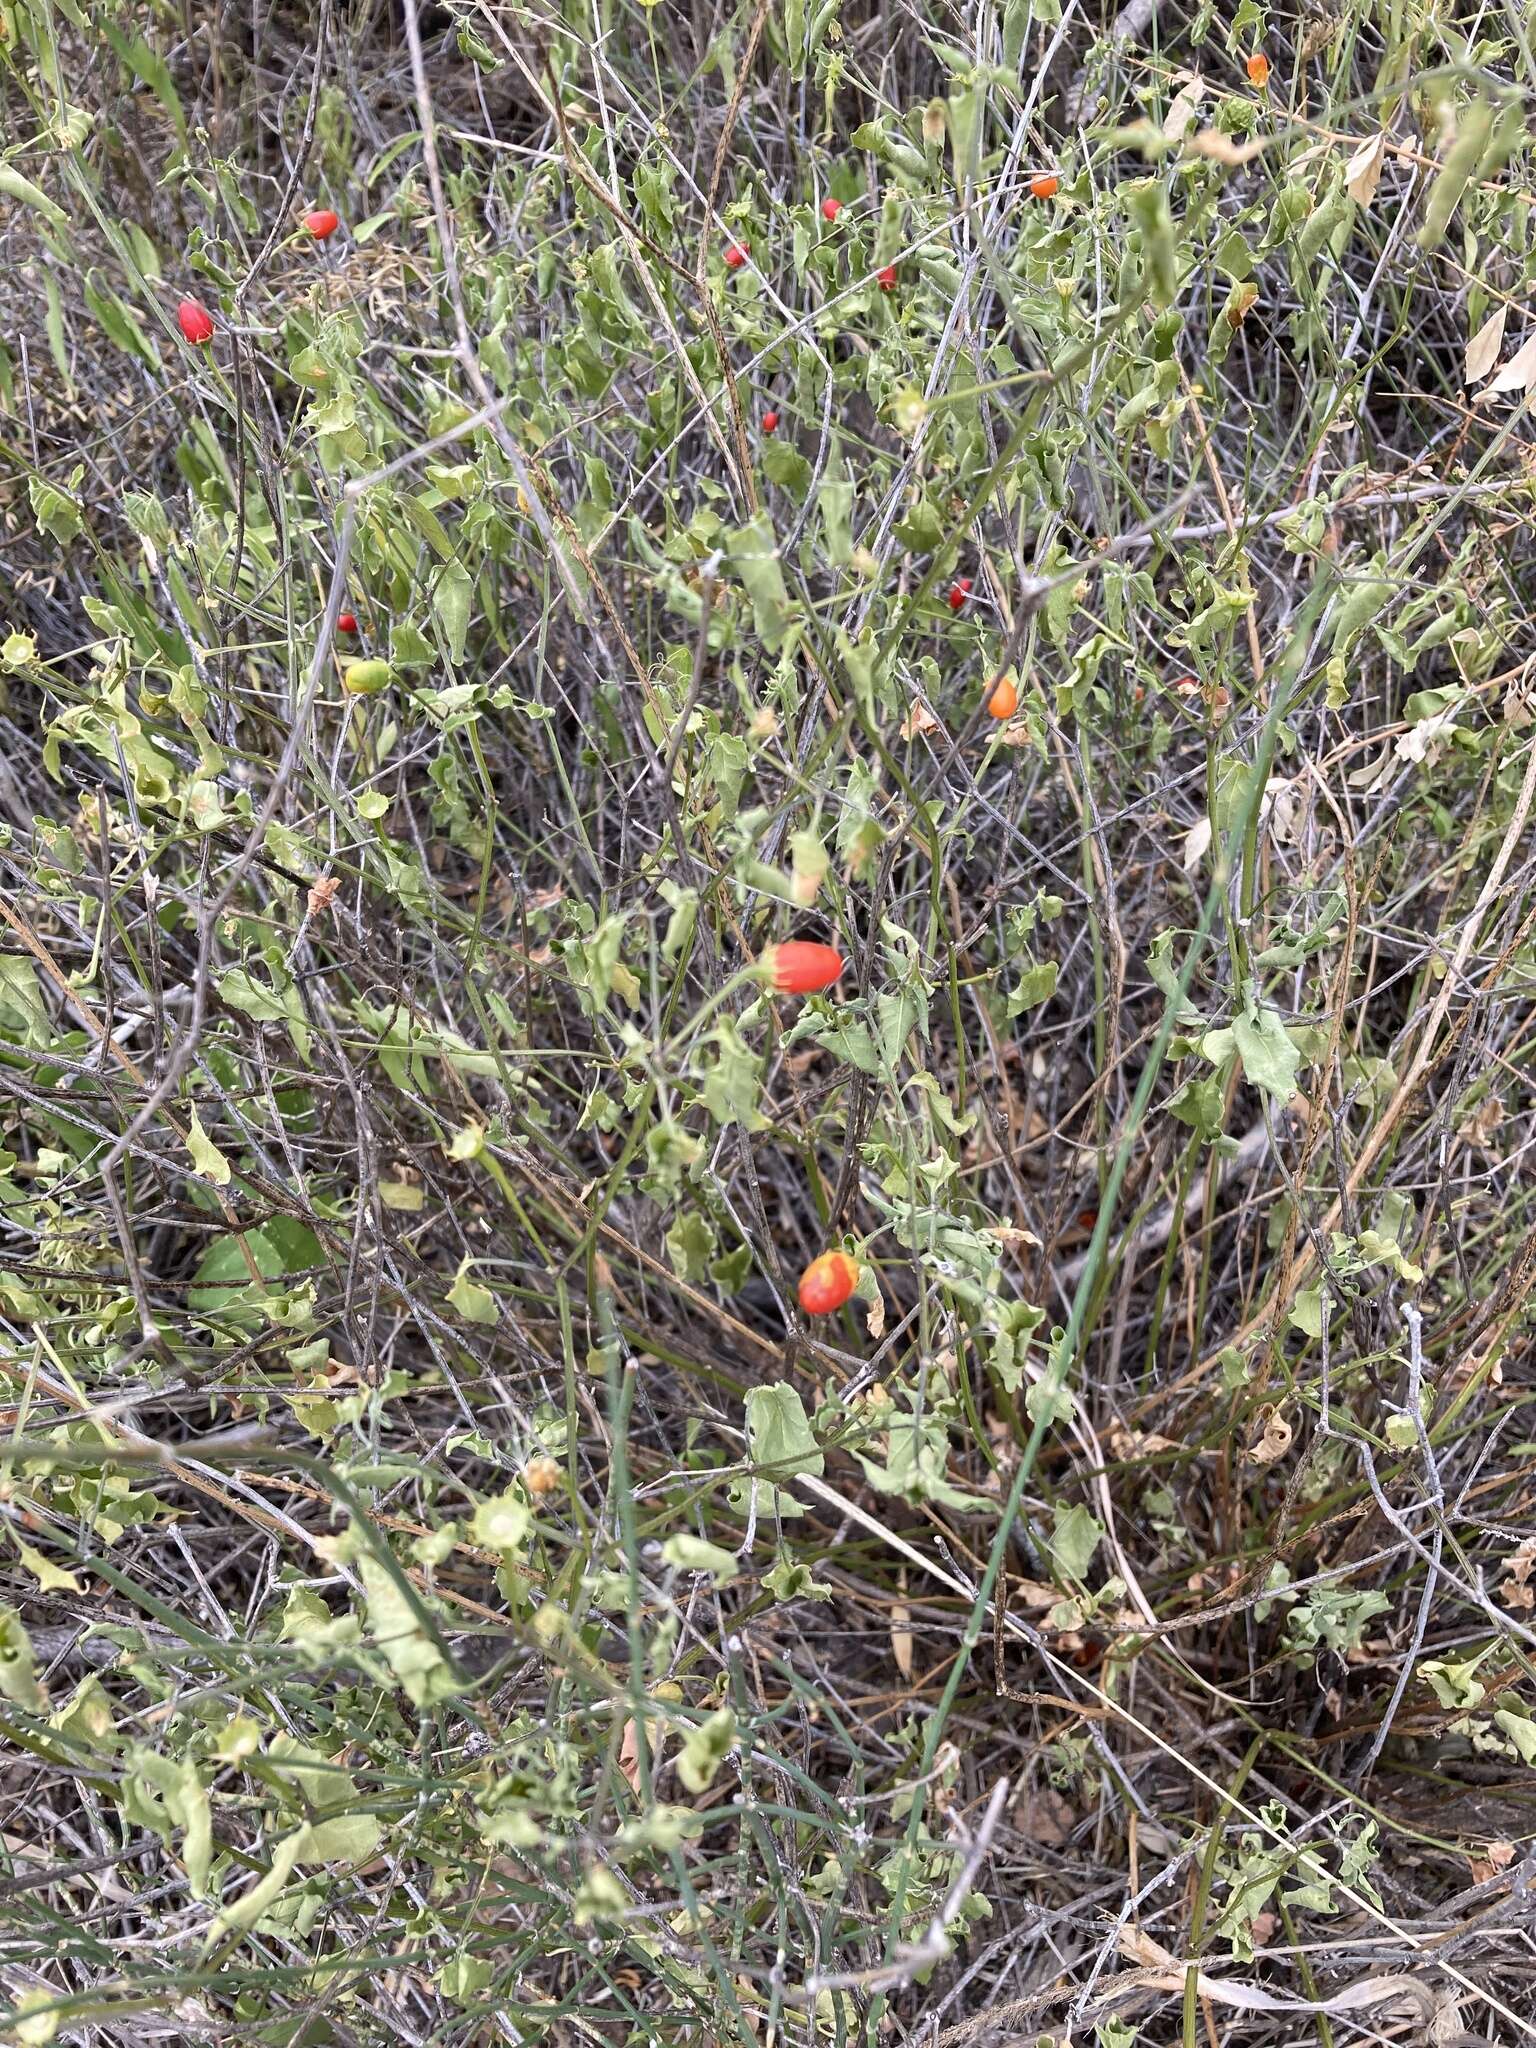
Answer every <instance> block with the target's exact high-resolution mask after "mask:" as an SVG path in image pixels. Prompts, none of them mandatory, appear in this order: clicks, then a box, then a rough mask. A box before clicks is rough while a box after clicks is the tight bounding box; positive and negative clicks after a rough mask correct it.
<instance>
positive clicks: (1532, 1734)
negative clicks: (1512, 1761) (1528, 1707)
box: [1493, 1707, 1536, 1764]
mask: <svg viewBox="0 0 1536 2048" xmlns="http://www.w3.org/2000/svg"><path fill="white" fill-rule="evenodd" d="M1493 1721H1494V1726H1495V1727H1496V1728H1498V1729H1500V1730H1501V1731H1502V1732H1503V1733H1504V1734H1505V1735H1507V1736H1508V1737H1509V1739H1510V1741H1511V1742H1512V1743H1513V1744H1514V1745H1515V1747H1516V1749H1518V1750H1519V1752H1520V1756H1521V1759H1522V1761H1523V1762H1525V1763H1528V1764H1536V1721H1533V1720H1532V1719H1531V1717H1530V1715H1529V1714H1527V1713H1526V1712H1525V1711H1524V1710H1523V1709H1522V1710H1521V1712H1520V1713H1518V1714H1516V1713H1513V1712H1512V1711H1511V1710H1510V1709H1509V1708H1507V1707H1500V1708H1498V1709H1496V1711H1495V1713H1494V1716H1493Z"/></svg>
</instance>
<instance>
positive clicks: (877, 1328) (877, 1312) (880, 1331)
mask: <svg viewBox="0 0 1536 2048" xmlns="http://www.w3.org/2000/svg"><path fill="white" fill-rule="evenodd" d="M864 1327H865V1329H866V1330H867V1331H868V1332H869V1334H870V1336H871V1337H875V1338H880V1337H883V1336H884V1335H885V1296H884V1295H883V1294H880V1293H878V1292H877V1293H876V1295H875V1298H874V1300H873V1301H872V1302H870V1304H869V1306H868V1307H867V1308H866V1309H865V1311H864Z"/></svg>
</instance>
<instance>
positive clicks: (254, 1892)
mask: <svg viewBox="0 0 1536 2048" xmlns="http://www.w3.org/2000/svg"><path fill="white" fill-rule="evenodd" d="M309 1835H310V1830H309V1829H308V1828H307V1827H302V1828H299V1829H298V1830H297V1832H296V1833H294V1834H291V1835H287V1836H285V1837H284V1839H283V1840H282V1841H281V1842H279V1843H278V1845H277V1847H276V1848H275V1849H274V1850H273V1851H272V1862H271V1864H270V1866H269V1867H268V1869H267V1872H266V1875H265V1876H264V1877H261V1878H259V1879H258V1880H257V1882H256V1883H255V1884H253V1885H252V1886H251V1888H250V1890H249V1891H247V1892H242V1893H241V1895H240V1897H239V1898H238V1899H235V1900H233V1901H231V1903H230V1904H229V1905H227V1906H223V1907H221V1908H220V1910H219V1912H218V1914H217V1915H216V1916H215V1919H214V1922H213V1925H212V1926H211V1927H210V1928H209V1930H208V1933H207V1935H206V1937H205V1938H204V1941H203V1949H204V1952H205V1953H206V1952H207V1950H208V1949H210V1948H212V1947H213V1946H214V1944H215V1943H216V1942H217V1940H218V1938H219V1936H220V1935H221V1934H238V1933H240V1932H242V1931H243V1930H244V1929H245V1928H247V1927H254V1926H255V1925H256V1923H257V1921H258V1920H260V1919H261V1918H262V1917H263V1915H264V1914H265V1913H266V1911H267V1909H268V1908H269V1907H270V1906H275V1905H276V1904H277V1901H278V1899H279V1898H280V1897H281V1896H282V1891H283V1887H284V1885H286V1884H287V1882H288V1880H289V1878H290V1877H291V1876H292V1875H293V1866H294V1864H295V1863H297V1862H298V1860H299V1858H300V1856H302V1855H303V1853H304V1849H305V1846H306V1844H307V1842H308V1840H309Z"/></svg>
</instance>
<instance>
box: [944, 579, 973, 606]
mask: <svg viewBox="0 0 1536 2048" xmlns="http://www.w3.org/2000/svg"><path fill="white" fill-rule="evenodd" d="M970 594H971V579H970V577H969V576H957V577H956V578H955V580H954V582H953V583H951V585H950V586H949V608H950V610H951V611H952V612H960V611H964V610H965V603H966V599H967V598H968V597H969V596H970Z"/></svg>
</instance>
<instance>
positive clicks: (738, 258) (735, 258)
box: [725, 242, 752, 270]
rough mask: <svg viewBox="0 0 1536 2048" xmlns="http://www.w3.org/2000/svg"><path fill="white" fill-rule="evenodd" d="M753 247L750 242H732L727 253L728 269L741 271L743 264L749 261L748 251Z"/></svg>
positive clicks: (726, 265)
mask: <svg viewBox="0 0 1536 2048" xmlns="http://www.w3.org/2000/svg"><path fill="white" fill-rule="evenodd" d="M751 247H752V244H751V243H750V242H732V243H731V245H730V247H729V248H728V249H727V250H726V252H725V267H726V269H727V270H740V268H741V266H742V265H743V263H745V262H746V260H747V251H748V250H749V249H750V248H751Z"/></svg>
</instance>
